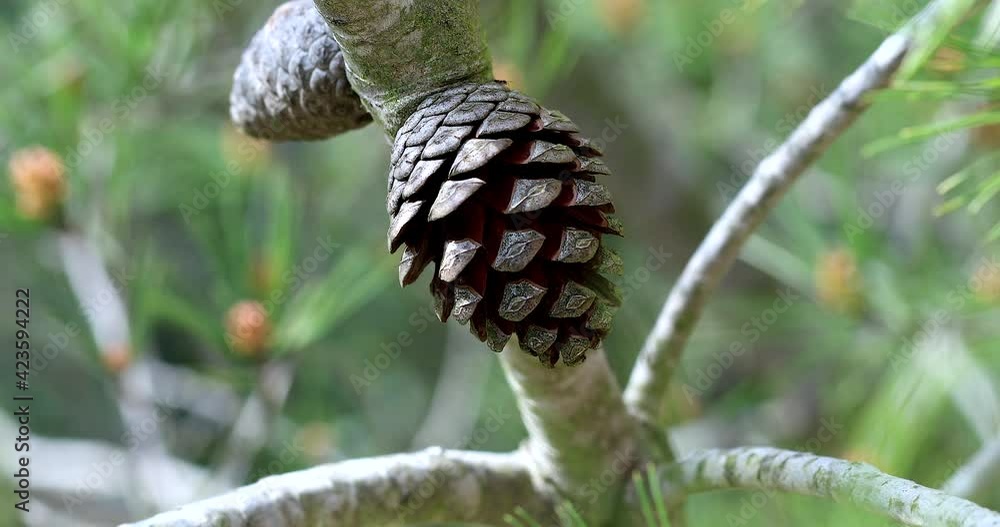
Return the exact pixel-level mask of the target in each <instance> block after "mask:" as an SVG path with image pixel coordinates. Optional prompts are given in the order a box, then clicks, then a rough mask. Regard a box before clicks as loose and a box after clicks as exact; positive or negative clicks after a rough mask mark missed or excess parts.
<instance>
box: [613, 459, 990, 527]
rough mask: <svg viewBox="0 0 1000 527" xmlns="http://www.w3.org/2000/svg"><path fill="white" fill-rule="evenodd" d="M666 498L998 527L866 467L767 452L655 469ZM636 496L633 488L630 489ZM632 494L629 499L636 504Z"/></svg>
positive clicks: (984, 516)
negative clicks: (733, 494)
mask: <svg viewBox="0 0 1000 527" xmlns="http://www.w3.org/2000/svg"><path fill="white" fill-rule="evenodd" d="M658 472H659V475H660V481H662V482H663V491H664V494H665V495H666V496H670V497H672V498H673V499H675V500H677V499H680V498H681V497H682V496H684V495H686V494H691V493H696V492H705V491H712V490H721V489H758V490H764V491H768V492H766V495H767V497H768V500H770V498H771V495H772V494H773V491H778V492H788V493H793V494H804V495H808V496H818V497H821V498H828V499H832V500H834V501H837V502H841V503H851V504H853V505H856V506H858V507H861V508H863V509H866V510H870V511H873V512H875V513H878V514H881V515H883V516H886V517H888V518H892V519H894V520H896V521H899V522H902V523H903V524H905V525H914V526H932V525H940V526H949V527H973V526H975V527H998V526H1000V514H998V513H996V512H993V511H990V510H988V509H985V508H983V507H980V506H979V505H976V504H975V503H972V502H970V501H967V500H964V499H962V498H956V497H954V496H950V495H948V494H945V493H944V492H941V491H938V490H934V489H929V488H927V487H923V486H921V485H918V484H916V483H914V482H912V481H908V480H905V479H901V478H896V477H893V476H889V475H887V474H884V473H882V472H879V471H878V470H876V469H875V467H872V466H871V465H867V464H865V463H852V462H850V461H844V460H840V459H834V458H829V457H823V456H816V455H813V454H809V453H804V452H794V451H789V450H781V449H776V448H767V447H747V448H736V449H732V450H708V451H703V452H699V453H697V454H694V455H692V456H690V457H688V458H685V459H683V460H681V461H680V462H678V463H674V464H670V465H667V466H663V467H660V468H659V469H658ZM633 492H634V489H633ZM636 499H637V498H636V496H635V495H634V494H633V495H632V496H631V497H630V500H636Z"/></svg>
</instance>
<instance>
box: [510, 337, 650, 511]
mask: <svg viewBox="0 0 1000 527" xmlns="http://www.w3.org/2000/svg"><path fill="white" fill-rule="evenodd" d="M501 359H502V362H503V367H504V372H505V373H506V375H507V380H508V382H509V383H510V385H511V388H512V389H513V390H514V394H515V395H516V396H517V401H518V408H519V409H520V411H521V418H522V419H523V420H524V424H525V427H526V428H527V429H528V442H527V444H526V448H527V452H528V455H529V456H530V458H531V461H532V462H531V471H532V475H533V476H534V479H535V482H536V485H537V486H538V488H539V489H541V490H543V491H547V492H551V493H553V494H555V495H559V496H562V497H563V499H567V500H570V501H572V502H573V503H574V504H575V506H576V507H577V509H578V510H579V511H580V512H581V513H583V514H584V515H585V516H584V517H586V518H591V519H593V521H594V524H595V525H600V524H601V522H602V521H604V520H605V519H606V518H607V517H608V515H609V514H611V512H612V508H613V506H614V503H615V502H616V500H617V499H618V497H619V490H620V489H621V484H622V483H621V482H624V481H625V480H626V475H627V474H628V473H629V472H631V469H632V467H633V466H634V465H635V463H636V459H637V457H638V453H637V448H638V445H637V443H636V441H637V439H636V430H635V423H634V422H633V420H632V418H631V417H630V416H629V414H628V412H627V411H626V410H625V406H624V404H623V402H622V399H621V395H620V393H621V392H620V390H619V387H618V381H617V380H616V379H615V378H614V374H613V373H612V372H611V368H610V367H609V366H608V363H607V359H606V357H605V355H604V351H603V350H595V351H594V352H591V353H590V354H589V355H588V357H587V360H586V362H584V363H583V364H581V365H579V366H574V367H570V366H565V365H563V364H559V365H557V366H556V368H555V369H551V370H550V369H547V368H541V367H539V365H538V361H537V360H535V359H534V358H533V357H531V356H529V355H527V354H525V353H524V352H522V351H521V350H520V349H518V348H517V345H516V343H514V342H512V343H511V344H510V345H508V346H507V349H506V350H504V352H503V354H502V355H501ZM609 475H610V476H614V477H613V478H611V477H608V476H609ZM602 476H605V478H604V479H603V480H604V481H608V480H609V479H610V480H613V481H616V482H617V483H615V484H612V485H604V484H603V483H602Z"/></svg>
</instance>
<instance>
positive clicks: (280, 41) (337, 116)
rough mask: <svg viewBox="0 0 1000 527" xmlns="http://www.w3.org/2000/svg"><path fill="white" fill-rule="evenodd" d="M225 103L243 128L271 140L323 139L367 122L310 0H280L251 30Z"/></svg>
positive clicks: (337, 52)
mask: <svg viewBox="0 0 1000 527" xmlns="http://www.w3.org/2000/svg"><path fill="white" fill-rule="evenodd" d="M229 104H230V115H231V117H232V120H233V122H234V123H235V124H236V126H237V127H239V128H240V129H241V130H242V131H243V132H244V133H246V134H248V135H251V136H253V137H259V138H261V139H270V140H275V141H300V140H314V139H325V138H327V137H331V136H334V135H337V134H340V133H343V132H346V131H349V130H354V129H356V128H361V127H363V126H365V125H366V124H368V123H370V122H371V121H372V118H371V116H370V115H369V114H368V112H367V111H366V110H365V108H364V106H362V104H361V100H360V99H359V98H358V96H357V94H355V93H354V90H353V89H352V88H351V85H350V84H349V83H348V81H347V75H346V73H345V71H344V57H343V54H342V53H341V51H340V45H339V44H337V41H336V40H335V39H334V38H333V35H332V34H331V33H330V29H329V28H328V27H327V25H326V21H324V20H323V18H322V17H321V16H320V14H319V12H318V11H317V10H316V6H314V5H313V2H312V0H294V1H292V2H288V3H285V4H282V5H281V6H280V7H278V9H276V10H275V12H274V14H272V15H271V18H270V19H268V21H267V24H265V26H264V27H263V28H261V30H260V31H258V32H257V34H256V35H254V37H253V40H252V41H251V42H250V45H249V46H248V47H247V49H246V51H244V52H243V58H242V61H241V62H240V65H239V67H238V68H237V69H236V73H235V75H234V76H233V90H232V93H231V94H230V97H229Z"/></svg>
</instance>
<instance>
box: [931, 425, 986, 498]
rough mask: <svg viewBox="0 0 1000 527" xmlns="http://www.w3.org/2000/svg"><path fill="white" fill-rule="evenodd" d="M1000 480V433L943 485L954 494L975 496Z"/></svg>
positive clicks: (945, 490)
mask: <svg viewBox="0 0 1000 527" xmlns="http://www.w3.org/2000/svg"><path fill="white" fill-rule="evenodd" d="M998 482H1000V435H998V436H997V437H995V438H994V439H992V440H990V441H989V442H987V443H986V444H985V445H983V448H982V449H980V450H979V452H977V453H976V454H975V455H974V456H972V458H971V459H969V461H968V462H967V463H966V464H965V465H963V466H962V468H960V469H958V471H956V472H955V474H953V475H952V476H951V478H950V479H949V480H948V481H947V482H946V483H945V484H944V486H943V487H941V490H942V491H944V492H946V493H948V494H951V495H953V496H961V497H963V498H970V499H971V498H974V497H976V495H978V494H979V493H980V492H982V491H984V490H986V489H988V488H996V485H997V484H998Z"/></svg>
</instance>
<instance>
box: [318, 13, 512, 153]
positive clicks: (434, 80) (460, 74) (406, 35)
mask: <svg viewBox="0 0 1000 527" xmlns="http://www.w3.org/2000/svg"><path fill="white" fill-rule="evenodd" d="M315 2H316V7H317V8H318V9H319V11H320V13H322V15H323V18H325V19H326V21H327V23H329V25H330V28H331V29H332V30H333V33H334V35H335V36H336V38H337V41H338V42H340V45H341V47H342V49H343V52H344V58H345V60H346V66H347V75H348V78H349V79H350V81H351V85H352V86H354V90H355V91H356V92H357V93H358V95H360V96H361V100H362V101H364V103H365V107H367V108H368V111H369V112H370V113H371V114H372V115H373V116H374V117H375V120H376V121H377V122H379V123H380V124H381V125H383V126H384V127H385V129H386V133H388V134H389V135H390V136H394V135H395V134H396V130H398V129H399V127H400V126H401V125H402V124H403V121H404V120H405V119H406V118H407V117H409V115H410V114H411V113H412V112H413V109H414V108H416V106H417V105H418V104H419V103H420V102H421V101H423V100H424V99H425V98H426V97H427V95H429V94H431V93H433V92H435V91H438V90H440V89H442V88H446V87H448V86H451V85H454V84H459V83H462V82H485V81H488V80H491V76H492V66H491V62H490V54H489V50H488V49H487V47H486V40H485V38H484V36H483V32H482V29H481V28H480V25H479V2H470V1H468V0H434V1H426V0H315Z"/></svg>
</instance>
